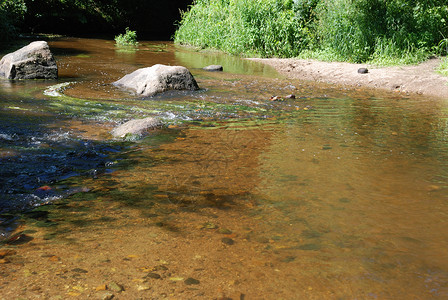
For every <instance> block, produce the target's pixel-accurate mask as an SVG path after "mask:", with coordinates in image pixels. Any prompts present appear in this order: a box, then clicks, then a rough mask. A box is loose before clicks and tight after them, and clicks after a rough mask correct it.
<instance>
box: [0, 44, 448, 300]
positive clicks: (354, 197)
mask: <svg viewBox="0 0 448 300" xmlns="http://www.w3.org/2000/svg"><path fill="white" fill-rule="evenodd" d="M50 47H51V49H52V50H53V51H54V53H55V55H56V57H57V61H58V65H59V68H60V79H59V80H58V81H55V82H49V81H37V82H34V81H33V82H22V81H19V82H9V81H0V86H1V88H2V89H1V92H0V160H1V167H0V173H1V179H0V180H1V190H0V192H1V193H0V197H2V200H1V201H0V204H1V206H0V209H1V213H2V215H1V218H2V219H1V220H2V225H4V226H3V227H4V229H3V230H4V232H5V237H6V235H7V233H8V232H9V231H10V230H11V229H12V228H14V227H16V226H17V224H20V227H19V228H16V231H15V233H16V238H12V239H11V238H7V239H6V242H4V244H3V248H2V250H12V251H14V253H13V254H10V255H7V256H6V258H5V261H4V262H2V263H0V291H1V294H2V295H5V296H6V297H8V295H14V296H15V297H24V298H31V297H35V296H36V295H41V296H43V297H45V298H52V297H53V298H54V299H58V297H59V299H65V298H66V297H68V296H70V297H79V298H80V299H83V298H97V297H98V295H101V293H105V292H106V291H104V290H103V289H102V288H101V287H102V286H103V285H107V286H108V290H109V291H111V292H113V293H114V294H115V295H116V297H117V298H119V299H121V298H123V299H130V298H143V299H163V298H172V299H179V298H180V299H188V298H192V299H193V298H194V299H196V298H203V299H215V298H218V299H221V298H225V297H229V298H232V299H429V298H435V299H437V298H440V299H445V298H446V297H448V263H447V262H448V253H447V250H446V249H448V245H447V244H448V232H447V231H446V225H447V224H446V223H447V221H446V220H447V218H446V217H447V213H448V203H447V200H448V193H447V191H448V190H447V188H448V185H447V177H448V163H447V161H448V144H447V136H448V132H447V125H448V123H447V120H448V114H447V112H448V105H447V102H446V101H445V100H443V99H431V98H426V97H422V96H419V97H410V96H405V95H399V94H392V93H381V92H375V91H371V90H346V89H343V88H340V87H336V86H325V85H318V84H315V83H310V82H300V81H296V80H287V79H284V78H281V77H279V76H278V75H276V74H275V72H274V71H273V70H272V69H270V68H269V67H266V66H263V65H260V64H256V63H253V62H249V61H246V60H243V59H239V58H236V57H230V56H226V55H223V54H218V53H204V52H195V51H192V50H188V49H183V48H179V47H176V46H174V45H173V44H171V43H149V42H148V43H146V42H143V43H141V44H140V46H139V49H138V50H137V51H122V50H120V49H116V48H115V46H114V45H113V43H112V42H110V41H104V40H88V39H73V38H61V39H57V40H53V41H51V42H50ZM156 63H164V64H170V65H184V66H186V67H188V68H189V69H190V70H191V72H192V73H193V75H194V76H195V77H196V79H197V81H198V84H199V86H200V87H201V88H202V89H201V91H198V92H188V93H168V94H166V95H162V96H156V97H154V98H148V99H138V98H136V97H135V96H134V95H132V94H130V93H128V92H125V91H120V90H117V89H116V88H114V87H113V86H112V85H110V83H111V82H113V81H114V80H117V79H118V78H120V77H121V76H123V75H125V74H127V73H130V72H132V71H134V70H135V69H137V68H140V67H146V66H151V65H153V64H156ZM209 64H222V65H223V66H224V70H225V71H224V72H223V73H208V72H205V71H203V70H201V68H202V67H203V66H206V65H209ZM61 83H66V84H67V85H66V86H65V87H63V88H61V89H56V90H57V91H58V93H59V96H46V95H45V94H44V91H45V90H47V88H48V87H49V86H53V85H55V84H61ZM47 94H48V93H47ZM288 94H295V95H296V99H287V100H284V101H270V100H269V99H270V97H271V96H286V95H288ZM55 95H56V94H55ZM147 116H157V117H159V118H161V119H162V120H163V121H164V122H165V124H166V126H165V127H164V128H161V129H159V130H155V131H153V132H151V133H150V134H149V135H148V136H146V137H144V138H141V139H131V140H125V141H121V140H113V139H112V138H111V136H110V134H109V132H110V130H111V129H112V128H113V127H114V126H116V125H117V124H119V123H122V122H124V121H126V120H129V119H133V118H142V117H147ZM46 186H48V188H49V189H48V188H43V187H46ZM47 203H48V204H49V205H45V204H47ZM33 207H37V208H34V209H33ZM18 217H20V219H17V218H18ZM18 222H19V223H18ZM149 274H152V275H149ZM154 274H156V275H157V276H156V275H154ZM158 276H159V277H160V278H159V277H158ZM189 278H190V279H189ZM191 278H193V279H195V280H197V281H199V283H198V284H196V283H197V282H196V281H192V280H191ZM113 282H115V283H118V284H120V285H122V286H123V287H124V291H122V292H116V291H113V289H112V288H111V286H112V283H113ZM192 282H193V284H192Z"/></svg>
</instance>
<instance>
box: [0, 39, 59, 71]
mask: <svg viewBox="0 0 448 300" xmlns="http://www.w3.org/2000/svg"><path fill="white" fill-rule="evenodd" d="M0 77H4V78H7V79H56V78H58V66H57V65H56V61H55V59H54V57H53V54H52V53H51V51H50V48H49V47H48V44H47V42H45V41H37V42H32V43H31V44H29V45H28V46H25V47H23V48H21V49H19V50H17V51H15V52H12V53H9V54H7V55H5V56H4V57H3V58H2V60H0Z"/></svg>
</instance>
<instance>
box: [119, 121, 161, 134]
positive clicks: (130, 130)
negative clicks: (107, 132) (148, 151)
mask: <svg viewBox="0 0 448 300" xmlns="http://www.w3.org/2000/svg"><path fill="white" fill-rule="evenodd" d="M161 125H162V122H161V121H160V120H158V119H156V118H153V117H149V118H145V119H137V120H131V121H129V122H126V123H123V124H121V125H120V126H118V127H116V128H115V129H114V130H112V132H111V133H112V135H113V136H114V137H118V138H120V137H121V138H122V137H125V136H126V135H127V134H135V135H143V134H144V133H145V131H147V130H149V129H154V128H156V127H159V126H161Z"/></svg>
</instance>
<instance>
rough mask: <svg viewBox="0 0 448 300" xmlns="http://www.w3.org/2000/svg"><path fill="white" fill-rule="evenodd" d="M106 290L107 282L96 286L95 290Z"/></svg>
mask: <svg viewBox="0 0 448 300" xmlns="http://www.w3.org/2000/svg"><path fill="white" fill-rule="evenodd" d="M105 290H107V285H105V284H102V285H99V286H97V287H96V288H95V291H97V292H99V291H105Z"/></svg>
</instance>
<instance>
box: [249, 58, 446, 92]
mask: <svg viewBox="0 0 448 300" xmlns="http://www.w3.org/2000/svg"><path fill="white" fill-rule="evenodd" d="M250 60H253V61H259V62H262V63H265V64H268V65H270V66H272V67H274V68H275V69H276V70H277V71H278V72H279V73H280V74H282V75H285V76H286V77H288V78H296V79H302V80H311V81H317V82H325V83H330V84H338V85H346V86H354V87H371V88H378V89H385V90H391V91H399V92H403V93H409V94H413V93H415V94H420V95H428V96H435V97H441V98H446V99H448V78H447V77H444V76H442V75H440V74H438V73H436V71H435V69H436V68H437V67H438V66H439V65H440V59H430V60H428V61H426V62H424V63H421V64H419V65H411V66H398V67H375V66H369V65H362V64H350V63H341V62H321V61H315V60H302V59H293V58H288V59H279V58H250ZM365 67H367V68H368V70H369V72H368V73H367V74H359V73H358V69H359V68H365Z"/></svg>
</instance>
